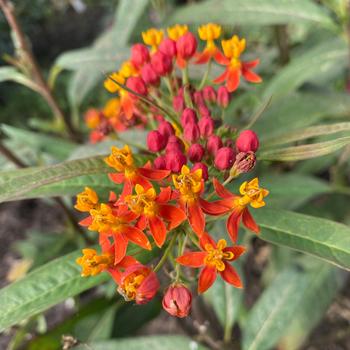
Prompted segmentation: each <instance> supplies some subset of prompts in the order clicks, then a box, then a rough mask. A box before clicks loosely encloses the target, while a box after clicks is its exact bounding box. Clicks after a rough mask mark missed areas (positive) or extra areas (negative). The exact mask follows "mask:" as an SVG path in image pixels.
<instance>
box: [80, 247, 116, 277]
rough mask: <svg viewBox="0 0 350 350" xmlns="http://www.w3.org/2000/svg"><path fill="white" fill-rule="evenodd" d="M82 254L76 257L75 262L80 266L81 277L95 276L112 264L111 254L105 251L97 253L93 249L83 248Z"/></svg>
mask: <svg viewBox="0 0 350 350" xmlns="http://www.w3.org/2000/svg"><path fill="white" fill-rule="evenodd" d="M82 252H83V256H82V257H79V258H77V259H76V263H77V264H78V265H80V266H81V267H82V272H81V275H82V276H83V277H87V276H96V275H98V274H99V273H101V272H102V271H105V270H107V269H108V268H109V267H112V265H113V261H114V259H113V255H112V254H109V253H105V254H102V255H97V252H96V250H95V249H83V250H82Z"/></svg>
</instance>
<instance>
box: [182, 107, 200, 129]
mask: <svg viewBox="0 0 350 350" xmlns="http://www.w3.org/2000/svg"><path fill="white" fill-rule="evenodd" d="M197 122H198V118H197V115H196V112H195V111H194V110H193V109H191V108H185V109H184V111H183V112H182V114H181V125H182V126H183V127H185V126H186V125H187V124H190V123H192V124H196V123H197Z"/></svg>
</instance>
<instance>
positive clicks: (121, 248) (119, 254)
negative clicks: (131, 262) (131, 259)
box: [113, 233, 128, 264]
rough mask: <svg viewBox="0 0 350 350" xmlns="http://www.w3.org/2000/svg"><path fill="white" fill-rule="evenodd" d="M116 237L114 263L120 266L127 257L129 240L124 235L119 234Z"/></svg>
mask: <svg viewBox="0 0 350 350" xmlns="http://www.w3.org/2000/svg"><path fill="white" fill-rule="evenodd" d="M113 237H114V248H115V250H114V263H115V264H118V263H119V262H120V261H121V260H122V259H123V258H124V257H125V255H126V248H127V246H128V240H127V238H126V237H125V236H124V234H123V233H117V234H115V235H113Z"/></svg>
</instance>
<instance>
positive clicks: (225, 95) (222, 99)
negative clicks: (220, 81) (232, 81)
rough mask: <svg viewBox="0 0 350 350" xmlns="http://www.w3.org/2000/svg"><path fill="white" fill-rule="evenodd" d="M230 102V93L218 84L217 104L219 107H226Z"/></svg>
mask: <svg viewBox="0 0 350 350" xmlns="http://www.w3.org/2000/svg"><path fill="white" fill-rule="evenodd" d="M229 103H230V93H229V92H228V90H227V88H226V87H225V86H220V87H219V89H218V97H217V104H218V106H219V107H222V108H226V107H227V106H228V104H229Z"/></svg>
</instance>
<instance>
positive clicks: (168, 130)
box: [158, 120, 175, 142]
mask: <svg viewBox="0 0 350 350" xmlns="http://www.w3.org/2000/svg"><path fill="white" fill-rule="evenodd" d="M158 131H159V132H160V133H161V134H162V135H163V136H164V138H165V140H166V142H168V139H169V137H170V136H171V135H174V134H175V130H174V128H173V126H172V125H171V124H170V123H169V122H168V121H166V120H163V121H161V122H160V123H159V126H158Z"/></svg>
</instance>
